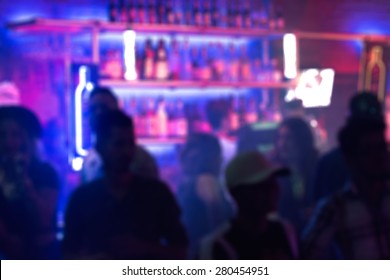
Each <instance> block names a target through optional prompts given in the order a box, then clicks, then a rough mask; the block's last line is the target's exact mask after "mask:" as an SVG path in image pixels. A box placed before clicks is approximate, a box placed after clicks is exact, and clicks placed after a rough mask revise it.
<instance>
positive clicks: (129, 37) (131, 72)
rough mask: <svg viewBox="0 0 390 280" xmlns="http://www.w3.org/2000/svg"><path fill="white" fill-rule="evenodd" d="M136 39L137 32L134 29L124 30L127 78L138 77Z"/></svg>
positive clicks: (130, 79)
mask: <svg viewBox="0 0 390 280" xmlns="http://www.w3.org/2000/svg"><path fill="white" fill-rule="evenodd" d="M135 39H136V33H135V32H134V31H133V30H127V31H125V32H123V44H124V53H123V58H124V60H125V68H126V72H125V80H127V81H134V80H136V79H137V71H136V67H135Z"/></svg>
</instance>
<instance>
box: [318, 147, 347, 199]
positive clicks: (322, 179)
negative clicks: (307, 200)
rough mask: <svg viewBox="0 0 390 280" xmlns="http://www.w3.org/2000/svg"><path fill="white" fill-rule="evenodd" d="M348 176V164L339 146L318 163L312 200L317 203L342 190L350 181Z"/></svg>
mask: <svg viewBox="0 0 390 280" xmlns="http://www.w3.org/2000/svg"><path fill="white" fill-rule="evenodd" d="M348 178H349V172H348V168H347V164H346V162H345V160H344V157H343V155H342V153H341V151H340V149H339V148H336V149H333V150H331V151H330V152H328V153H327V154H325V155H323V156H322V157H321V158H320V159H319V161H318V165H317V171H316V176H315V180H314V188H313V193H312V195H311V197H312V201H313V202H314V203H317V202H319V201H320V200H321V199H323V198H326V197H328V196H330V195H332V194H334V193H335V192H337V191H340V190H342V189H343V188H344V187H345V185H346V183H347V182H348Z"/></svg>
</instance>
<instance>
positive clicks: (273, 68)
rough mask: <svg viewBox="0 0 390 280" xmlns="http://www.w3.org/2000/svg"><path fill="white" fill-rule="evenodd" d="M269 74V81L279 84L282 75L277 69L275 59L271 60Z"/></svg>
mask: <svg viewBox="0 0 390 280" xmlns="http://www.w3.org/2000/svg"><path fill="white" fill-rule="evenodd" d="M270 66H271V67H270V68H271V72H272V77H271V80H272V81H274V82H281V81H282V79H283V73H282V71H281V70H280V68H279V61H278V59H277V58H273V59H271V65H270Z"/></svg>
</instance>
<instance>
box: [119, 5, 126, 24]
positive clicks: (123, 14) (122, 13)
mask: <svg viewBox="0 0 390 280" xmlns="http://www.w3.org/2000/svg"><path fill="white" fill-rule="evenodd" d="M119 15H120V22H127V7H126V5H125V0H119Z"/></svg>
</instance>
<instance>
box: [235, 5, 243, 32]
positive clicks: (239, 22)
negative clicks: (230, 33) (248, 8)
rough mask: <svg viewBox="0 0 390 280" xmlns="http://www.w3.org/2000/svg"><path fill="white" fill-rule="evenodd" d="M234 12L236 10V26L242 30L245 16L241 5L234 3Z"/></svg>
mask: <svg viewBox="0 0 390 280" xmlns="http://www.w3.org/2000/svg"><path fill="white" fill-rule="evenodd" d="M233 7H234V8H233V10H234V26H235V27H238V28H241V27H242V25H243V24H242V23H243V14H242V10H241V6H240V4H239V3H237V2H234V3H233Z"/></svg>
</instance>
